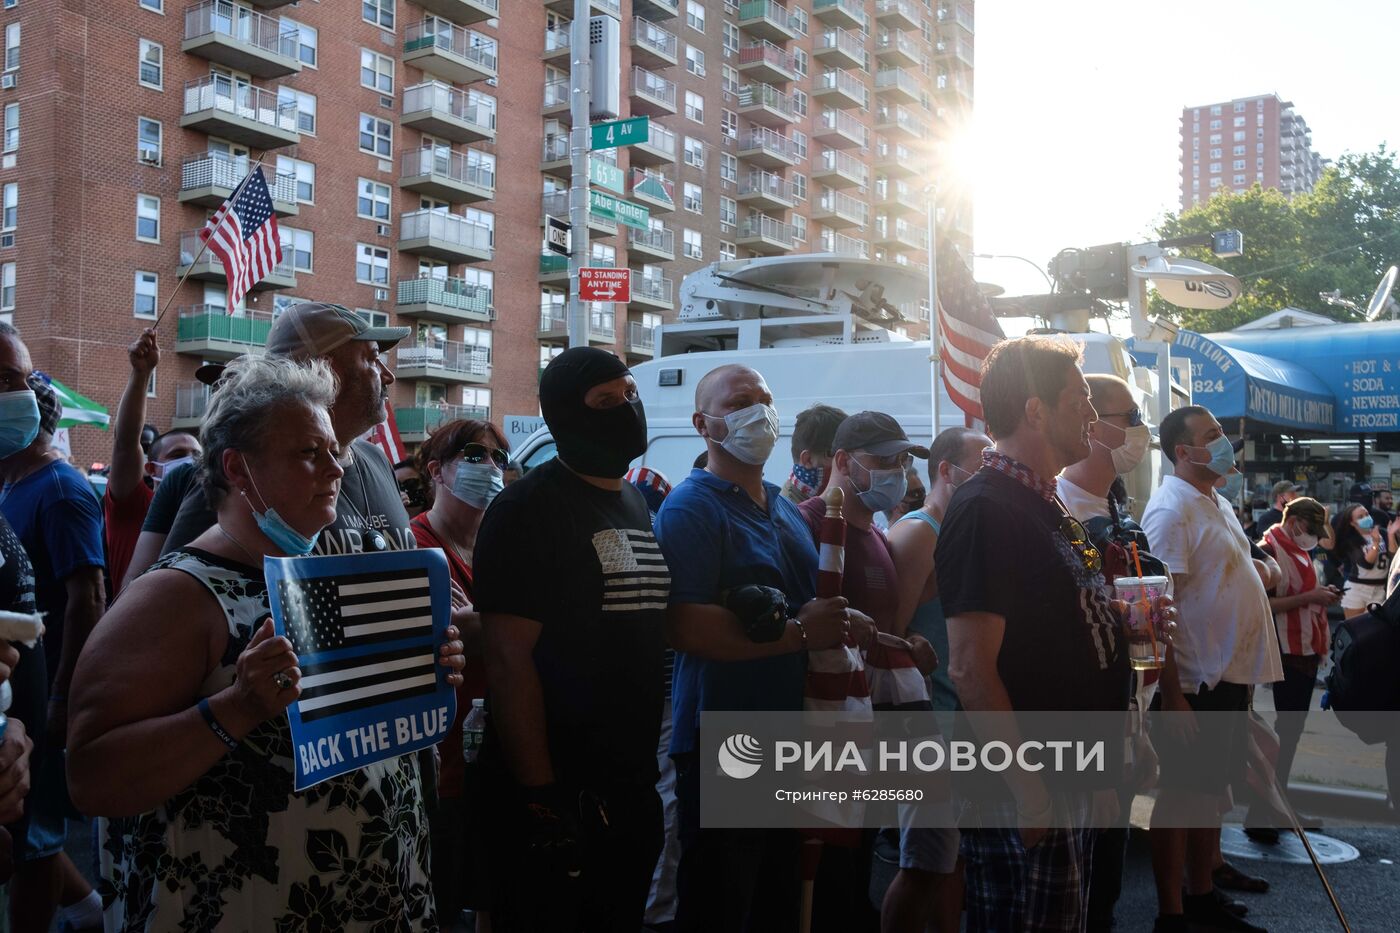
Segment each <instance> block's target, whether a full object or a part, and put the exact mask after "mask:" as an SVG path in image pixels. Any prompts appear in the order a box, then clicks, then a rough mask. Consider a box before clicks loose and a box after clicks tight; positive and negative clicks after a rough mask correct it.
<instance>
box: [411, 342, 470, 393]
mask: <svg viewBox="0 0 1400 933" xmlns="http://www.w3.org/2000/svg"><path fill="white" fill-rule="evenodd" d="M394 376H395V378H398V379H431V380H433V381H434V382H473V383H477V384H480V383H484V382H490V381H491V348H490V347H478V346H474V345H472V344H466V343H461V342H460V341H456V340H440V341H435V342H433V343H416V342H415V343H409V344H407V345H405V344H403V343H401V344H399V345H398V346H396V347H395V348H394Z"/></svg>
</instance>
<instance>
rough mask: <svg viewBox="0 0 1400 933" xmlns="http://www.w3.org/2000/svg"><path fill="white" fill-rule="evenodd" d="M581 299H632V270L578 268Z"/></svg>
mask: <svg viewBox="0 0 1400 933" xmlns="http://www.w3.org/2000/svg"><path fill="white" fill-rule="evenodd" d="M578 298H579V301H620V302H623V303H624V304H625V303H627V302H629V301H631V300H632V270H631V269H609V268H604V267H598V268H584V269H580V270H578Z"/></svg>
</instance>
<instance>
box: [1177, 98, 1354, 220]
mask: <svg viewBox="0 0 1400 933" xmlns="http://www.w3.org/2000/svg"><path fill="white" fill-rule="evenodd" d="M1326 164H1327V160H1325V159H1323V158H1322V157H1321V156H1319V155H1318V154H1317V153H1316V152H1314V151H1313V148H1312V132H1311V131H1310V130H1309V129H1308V123H1307V121H1306V120H1304V119H1303V118H1302V117H1301V116H1300V115H1299V114H1298V112H1297V111H1296V110H1294V109H1293V103H1292V101H1287V100H1283V99H1281V98H1280V97H1279V96H1278V95H1277V94H1262V95H1260V96H1258V97H1241V98H1238V99H1237V100H1227V101H1224V102H1223V103H1219V104H1205V105H1203V106H1200V107H1186V108H1184V109H1183V110H1182V111H1181V209H1182V210H1186V209H1187V208H1190V207H1193V206H1195V205H1197V204H1201V203H1203V202H1205V201H1207V200H1209V199H1210V196H1211V195H1213V194H1215V193H1216V192H1218V191H1246V190H1248V189H1249V188H1250V186H1252V185H1254V184H1256V183H1258V184H1260V185H1263V186H1264V187H1265V188H1277V189H1278V190H1279V191H1282V192H1283V193H1284V194H1288V195H1292V194H1297V193H1298V192H1300V191H1311V190H1312V187H1313V185H1315V184H1317V180H1318V178H1319V177H1321V175H1322V169H1323V166H1325V165H1326Z"/></svg>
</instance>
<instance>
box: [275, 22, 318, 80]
mask: <svg viewBox="0 0 1400 933" xmlns="http://www.w3.org/2000/svg"><path fill="white" fill-rule="evenodd" d="M290 29H295V30H296V31H297V59H298V60H299V61H300V62H301V63H302V64H303V65H307V66H309V67H311V68H315V67H316V46H317V42H318V37H317V33H316V30H315V29H313V28H312V27H310V26H303V25H302V24H301V23H298V22H297V21H296V20H294V19H288V18H287V17H285V16H284V17H282V31H283V32H286V31H287V30H290Z"/></svg>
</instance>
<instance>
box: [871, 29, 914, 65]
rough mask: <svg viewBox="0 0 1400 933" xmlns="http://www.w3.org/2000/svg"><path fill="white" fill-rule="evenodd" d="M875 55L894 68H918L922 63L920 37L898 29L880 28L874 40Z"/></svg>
mask: <svg viewBox="0 0 1400 933" xmlns="http://www.w3.org/2000/svg"><path fill="white" fill-rule="evenodd" d="M875 57H876V58H878V59H880V61H881V62H882V63H883V64H885V65H890V66H893V67H895V68H918V67H919V66H920V65H922V64H923V63H924V51H923V42H922V39H921V38H920V37H919V36H918V35H917V34H916V33H909V32H904V31H903V30H900V29H884V30H881V31H880V36H879V38H877V39H876V40H875Z"/></svg>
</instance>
